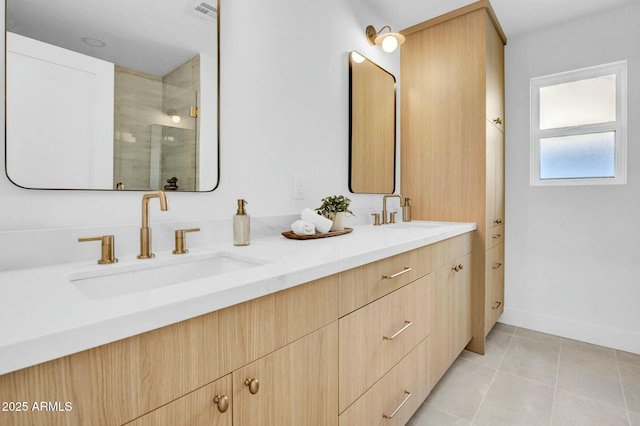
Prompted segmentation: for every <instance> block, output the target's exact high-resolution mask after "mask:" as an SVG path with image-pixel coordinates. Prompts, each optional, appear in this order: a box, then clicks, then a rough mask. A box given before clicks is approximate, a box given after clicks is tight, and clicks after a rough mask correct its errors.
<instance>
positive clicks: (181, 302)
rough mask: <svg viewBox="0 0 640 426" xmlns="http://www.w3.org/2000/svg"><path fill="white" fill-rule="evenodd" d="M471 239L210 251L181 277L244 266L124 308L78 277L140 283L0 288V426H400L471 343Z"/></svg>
mask: <svg viewBox="0 0 640 426" xmlns="http://www.w3.org/2000/svg"><path fill="white" fill-rule="evenodd" d="M474 230H475V224H472V223H446V222H408V223H398V224H392V225H384V226H371V225H366V226H364V225H363V226H356V227H354V232H352V233H351V234H348V235H345V236H341V237H340V238H328V239H319V240H306V241H296V240H288V239H285V238H283V237H281V236H274V237H266V238H260V239H256V240H255V241H252V245H251V246H247V247H228V246H224V247H222V246H220V247H215V246H212V247H211V248H210V250H209V251H210V253H209V254H207V253H203V251H205V250H194V251H193V253H189V254H187V255H185V256H186V257H182V258H181V259H187V260H180V262H187V263H189V261H188V259H191V260H192V261H193V262H195V263H191V264H190V267H189V268H187V269H185V271H188V270H198V268H199V267H200V266H199V263H198V262H200V260H198V259H213V258H216V259H218V258H219V257H220V256H221V255H222V254H223V255H224V256H227V257H228V258H233V259H245V260H247V263H250V262H249V261H248V260H249V259H251V260H252V261H255V262H256V263H255V264H253V265H244V266H242V267H239V268H237V269H235V270H230V271H228V272H227V271H224V270H222V271H218V272H217V273H215V274H213V273H212V274H213V275H210V276H193V277H189V276H187V275H184V277H185V278H184V280H185V281H184V282H182V281H180V282H169V281H166V282H160V284H162V285H160V284H158V286H156V287H153V286H152V287H151V288H143V289H135V291H132V292H127V291H124V290H122V289H119V290H118V291H115V292H114V293H110V292H109V291H106V292H102V293H101V292H87V291H86V288H83V289H81V288H80V287H79V286H80V285H82V283H80V282H81V281H82V278H79V277H82V276H84V277H87V278H86V279H95V278H96V277H101V278H100V280H99V281H96V282H95V283H93V284H92V285H94V284H95V285H101V284H105V285H108V283H109V280H112V281H113V283H116V282H117V281H118V280H119V276H120V277H124V278H125V279H128V278H127V277H128V275H127V274H129V273H130V272H135V273H139V274H141V275H139V276H144V274H146V273H151V274H153V273H154V271H153V269H154V268H150V269H148V270H146V269H145V270H137V269H135V268H136V265H137V264H136V262H134V261H133V260H131V261H129V260H127V259H121V262H120V264H119V265H118V266H116V268H120V269H113V270H112V271H116V272H117V273H111V272H110V273H109V274H105V275H99V274H98V275H96V273H97V272H96V268H98V265H89V264H87V262H83V263H78V264H68V265H58V266H52V267H43V268H34V269H30V270H16V271H7V272H4V273H0V285H2V286H3V287H5V288H4V289H5V290H6V289H7V288H8V287H11V289H12V292H13V295H14V296H15V297H14V298H13V300H11V301H2V302H0V304H1V305H2V306H0V307H1V308H2V309H4V308H7V309H9V311H10V313H11V314H12V315H14V316H15V317H14V322H13V323H14V324H15V329H14V330H12V331H10V332H9V331H2V332H1V333H2V334H3V335H2V336H0V337H2V338H1V339H0V341H1V342H3V343H2V346H1V347H0V360H1V361H2V362H0V364H1V365H2V368H3V370H2V372H1V373H2V374H3V375H1V376H0V400H1V401H3V403H4V402H5V401H6V402H10V401H12V402H14V404H13V405H12V406H11V407H12V408H13V409H12V410H9V411H3V412H0V423H2V424H12V425H13V424H15V425H38V424H46V425H58V424H59V425H63V424H64V425H70V424H74V425H75V424H78V425H80V424H100V425H121V424H132V425H175V424H189V425H200V424H202V425H205V424H206V425H212V424H213V425H231V424H234V425H236V426H237V425H251V424H259V425H276V424H277V425H338V424H339V425H345V426H346V425H356V424H363V425H369V424H374V423H377V422H378V421H379V419H381V418H387V419H388V424H394V425H402V424H405V423H406V421H407V420H408V419H409V418H410V417H411V415H412V414H413V413H414V412H415V410H416V409H417V408H418V407H419V406H420V404H421V403H422V402H423V401H424V399H425V398H426V397H427V395H428V394H429V392H430V390H431V389H432V387H433V386H434V385H435V383H436V382H437V380H438V379H439V378H440V377H441V375H442V374H443V372H444V371H446V369H447V368H448V367H449V366H450V365H451V363H452V362H453V360H454V359H455V358H456V357H457V355H458V354H459V353H460V352H461V351H462V350H463V348H464V347H465V346H466V345H467V344H468V343H469V341H470V340H471V329H472V328H471V326H472V324H471V294H472V287H473V285H474V283H472V281H471V279H472V275H471V273H470V272H471V262H472V253H471V247H472V238H473V234H474V232H475V231H474ZM211 253H216V255H215V256H214V255H213V254H211ZM189 256H191V257H189ZM157 260H158V261H159V262H160V263H159V264H158V265H160V267H164V266H166V265H169V266H171V265H173V264H177V263H176V262H177V261H175V260H173V258H169V260H166V259H164V258H163V257H162V255H161V254H160V253H158V259H157ZM258 260H260V261H259V262H258ZM138 262H140V261H138ZM163 262H164V263H163ZM172 262H173V263H172ZM225 262H226V261H225ZM132 265H133V266H132ZM99 267H101V268H111V267H112V266H111V265H100V266H99ZM167 270H170V269H167ZM163 275H164V276H166V275H167V274H163ZM136 276H138V275H136ZM70 277H71V278H74V279H75V280H76V281H78V282H72V280H71V279H70ZM105 277H106V278H105ZM161 278H162V279H164V278H163V277H162V276H159V278H158V279H161ZM84 284H86V283H84ZM114 285H115V284H114ZM38 286H39V288H40V289H41V290H42V293H43V295H41V296H38V295H37V294H36V293H34V292H33V291H34V289H36V288H38ZM27 294H31V295H32V296H31V299H30V300H25V299H23V297H24V296H25V295H27ZM56 295H57V296H56ZM56 297H57V299H56ZM34 315H35V317H34ZM35 318H38V319H39V323H38V322H36V320H35ZM42 402H44V403H45V404H44V405H42ZM34 404H36V405H35V406H36V407H37V408H40V407H44V409H42V410H39V409H34ZM16 407H18V409H15V408H16Z"/></svg>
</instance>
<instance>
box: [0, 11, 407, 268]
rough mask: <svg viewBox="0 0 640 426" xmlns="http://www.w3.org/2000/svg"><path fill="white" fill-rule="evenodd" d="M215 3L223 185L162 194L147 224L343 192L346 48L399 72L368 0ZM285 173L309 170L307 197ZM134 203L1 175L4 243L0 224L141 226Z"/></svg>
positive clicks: (370, 202) (372, 202)
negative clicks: (31, 186)
mask: <svg viewBox="0 0 640 426" xmlns="http://www.w3.org/2000/svg"><path fill="white" fill-rule="evenodd" d="M220 12H221V23H222V29H221V57H222V58H221V63H222V66H221V78H222V81H221V96H222V98H221V146H220V156H221V173H220V175H221V176H220V184H219V186H218V189H216V190H215V191H214V192H211V193H200V194H184V193H177V194H174V193H172V194H169V199H170V208H171V210H170V211H169V212H166V213H162V216H160V215H159V213H156V212H155V211H152V212H151V215H152V221H157V220H164V221H196V222H197V221H198V220H212V219H231V216H232V215H233V214H234V213H235V208H236V199H237V198H245V199H247V200H248V201H249V205H248V211H249V213H250V214H251V215H253V216H275V215H286V214H295V213H298V212H300V211H301V210H302V209H303V208H304V207H317V206H319V204H320V199H321V198H323V197H324V196H326V195H333V194H334V193H335V194H340V193H341V194H345V195H347V194H348V186H347V182H348V176H347V173H348V146H349V141H348V135H349V132H348V125H349V114H348V99H349V97H348V56H347V55H348V52H349V51H350V50H352V49H357V50H359V51H361V52H362V53H363V54H364V55H366V56H368V57H369V58H371V59H372V60H374V61H376V62H378V63H379V64H381V65H382V66H383V67H385V68H386V69H388V70H389V71H390V72H392V73H393V74H395V75H399V72H398V71H399V53H397V52H396V53H394V54H384V53H383V52H382V50H381V49H379V48H374V47H371V46H369V45H368V44H367V41H366V39H365V36H364V29H365V27H366V25H367V24H374V25H376V26H378V27H379V26H382V25H383V24H386V22H384V20H383V19H382V18H380V17H379V16H377V15H375V13H374V12H373V11H372V10H371V9H370V8H369V7H368V6H367V5H366V2H365V1H364V0H348V1H345V0H328V1H323V2H311V3H310V2H300V1H297V0H275V1H271V2H264V1H262V0H233V1H226V0H221V11H220ZM2 13H3V14H4V5H2ZM0 20H1V21H2V22H4V16H1V17H0ZM391 24H393V23H391ZM2 34H4V31H2ZM1 61H4V59H2V60H1ZM0 68H1V69H2V73H3V75H2V77H4V63H3V62H1V63H0ZM0 90H4V89H0ZM2 95H4V93H2ZM2 108H3V106H2ZM2 112H4V111H2ZM0 164H4V150H1V153H0ZM293 174H303V175H304V176H305V187H306V199H305V200H303V201H296V200H293V198H292V176H293ZM349 197H350V198H351V199H352V207H353V208H356V209H362V208H365V209H366V208H371V207H375V208H377V209H380V208H381V199H382V197H381V196H380V195H355V194H351V195H349ZM140 203H141V193H139V192H134V193H122V192H88V191H38V190H25V189H21V188H18V187H16V186H14V185H13V184H11V182H9V180H8V179H7V178H6V176H4V174H3V175H2V176H0V244H2V231H16V230H33V229H45V228H65V227H73V228H75V227H92V226H105V227H107V228H108V226H109V225H114V226H115V225H120V224H138V223H139V221H140ZM138 226H139V225H138ZM18 249H24V248H22V247H19V248H18ZM32 249H35V250H37V249H38V248H37V247H32ZM2 262H3V260H2V259H0V266H2ZM5 266H6V265H5ZM1 269H2V268H0V270H1Z"/></svg>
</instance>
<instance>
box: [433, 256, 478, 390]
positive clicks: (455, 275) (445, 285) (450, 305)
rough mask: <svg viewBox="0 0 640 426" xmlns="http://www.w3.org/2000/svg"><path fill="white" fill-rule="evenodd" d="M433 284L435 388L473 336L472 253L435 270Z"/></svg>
mask: <svg viewBox="0 0 640 426" xmlns="http://www.w3.org/2000/svg"><path fill="white" fill-rule="evenodd" d="M460 266H462V268H461V267H460ZM433 284H434V287H433V288H434V296H433V302H434V304H433V308H432V313H433V316H432V319H431V321H432V324H431V342H432V344H431V349H432V351H431V367H430V376H431V387H432V388H433V386H435V384H436V383H437V382H438V381H439V380H440V378H441V377H442V375H443V374H444V373H445V372H446V371H447V369H448V368H449V366H450V365H451V364H452V363H453V361H454V360H455V359H456V357H457V356H458V355H459V354H460V352H462V350H463V349H464V347H465V346H466V345H467V343H469V341H470V340H471V254H467V255H465V256H463V257H461V258H459V259H457V260H455V261H453V262H451V263H449V264H447V265H445V266H443V267H441V268H439V269H438V270H437V271H435V272H434V277H433Z"/></svg>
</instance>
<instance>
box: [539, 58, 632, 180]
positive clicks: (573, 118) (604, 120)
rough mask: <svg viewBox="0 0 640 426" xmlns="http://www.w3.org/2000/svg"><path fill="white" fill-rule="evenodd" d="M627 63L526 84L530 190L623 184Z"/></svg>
mask: <svg viewBox="0 0 640 426" xmlns="http://www.w3.org/2000/svg"><path fill="white" fill-rule="evenodd" d="M626 76H627V63H626V61H621V62H615V63H612V64H606V65H599V66H595V67H590V68H583V69H579V70H575V71H569V72H564V73H560V74H553V75H547V76H544V77H537V78H533V79H531V185H594V184H624V183H626V180H627V171H626V163H627V160H626V145H627V142H626V124H627V122H626V117H627V114H626V108H627V100H626V96H627V93H626V79H627V77H626Z"/></svg>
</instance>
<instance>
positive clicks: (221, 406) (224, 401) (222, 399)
mask: <svg viewBox="0 0 640 426" xmlns="http://www.w3.org/2000/svg"><path fill="white" fill-rule="evenodd" d="M213 402H215V403H216V404H217V405H218V411H220V412H221V413H224V412H226V411H227V410H228V409H229V398H227V396H226V395H216V396H215V397H214V398H213Z"/></svg>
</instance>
